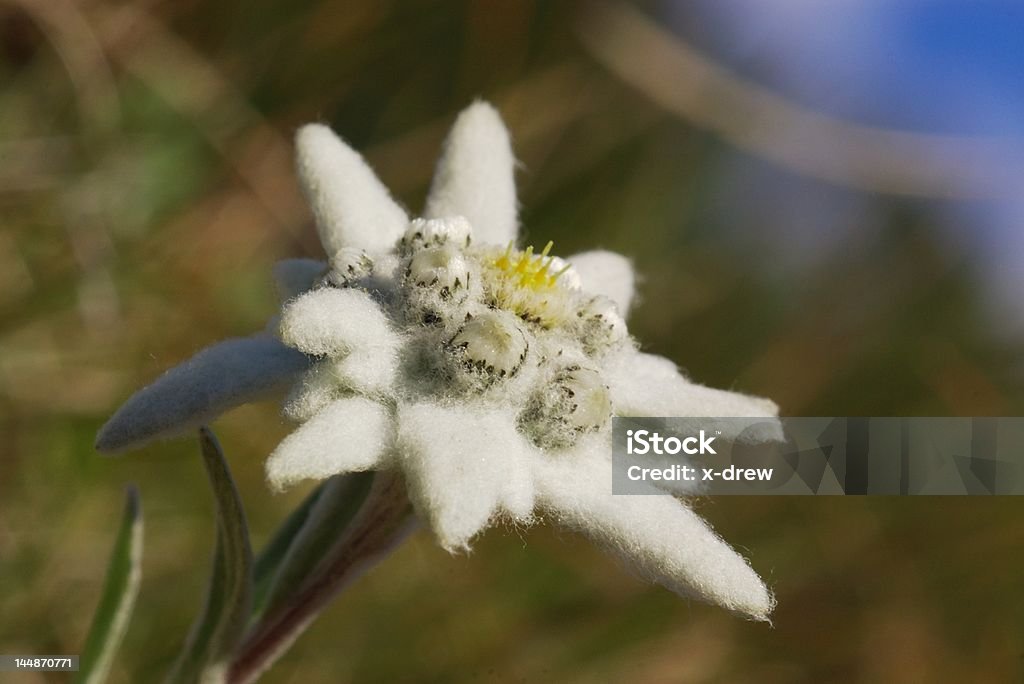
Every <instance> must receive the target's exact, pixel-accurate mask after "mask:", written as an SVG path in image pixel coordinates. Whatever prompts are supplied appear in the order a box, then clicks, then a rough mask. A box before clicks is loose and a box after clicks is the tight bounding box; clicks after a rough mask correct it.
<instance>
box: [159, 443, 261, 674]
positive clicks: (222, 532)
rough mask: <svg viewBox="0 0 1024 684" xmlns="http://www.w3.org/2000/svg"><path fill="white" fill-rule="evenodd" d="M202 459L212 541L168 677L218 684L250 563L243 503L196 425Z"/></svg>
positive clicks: (245, 601)
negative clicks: (213, 515) (211, 507)
mask: <svg viewBox="0 0 1024 684" xmlns="http://www.w3.org/2000/svg"><path fill="white" fill-rule="evenodd" d="M199 442H200V445H201V447H202V454H203V463H204V465H205V466H206V474H207V476H208V478H209V481H210V488H211V489H212V490H213V496H214V501H215V503H216V509H217V543H216V547H215V548H214V553H213V563H212V569H211V571H210V581H209V584H208V585H207V590H206V600H205V602H204V605H203V611H202V613H201V614H200V615H199V617H198V618H197V619H196V622H195V623H194V624H193V625H192V629H191V631H190V632H189V636H188V639H187V640H186V642H185V648H184V650H183V651H182V653H181V655H180V656H179V657H178V661H177V662H176V663H175V666H174V669H173V670H172V673H171V675H170V677H169V678H168V681H170V682H181V683H186V682H187V683H189V684H192V683H193V682H199V681H203V682H217V681H222V679H223V670H224V668H225V667H226V663H227V660H228V658H229V657H230V655H231V653H232V651H233V650H234V648H235V647H236V646H237V645H238V643H239V641H241V639H242V636H243V634H244V632H245V628H246V625H247V624H248V621H249V614H250V612H251V609H252V594H253V562H252V549H251V547H250V545H249V527H248V525H247V523H246V520H245V511H244V510H243V508H242V501H241V498H240V497H239V495H238V489H237V488H236V487H235V481H234V479H233V478H232V477H231V471H230V470H229V468H228V464H227V462H226V461H225V460H224V454H223V452H222V451H221V448H220V445H219V444H218V443H217V438H216V437H214V435H213V432H211V431H210V430H209V429H208V428H205V427H204V428H200V430H199Z"/></svg>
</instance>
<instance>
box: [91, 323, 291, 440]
mask: <svg viewBox="0 0 1024 684" xmlns="http://www.w3.org/2000/svg"><path fill="white" fill-rule="evenodd" d="M308 366H309V359H308V358H307V357H306V356H304V355H303V354H301V353H299V352H297V351H295V350H294V349H291V348H289V347H286V346H284V345H283V344H281V342H280V341H278V340H277V339H275V338H273V337H269V336H266V335H257V336H254V337H243V338H237V339H230V340H226V341H224V342H220V343H218V344H215V345H213V346H211V347H207V348H206V349H203V350H202V351H200V352H199V353H198V354H196V355H195V356H193V357H192V358H191V359H189V360H188V361H186V362H185V363H183V364H181V365H180V366H176V367H174V368H172V369H171V370H169V371H167V372H166V373H164V374H163V375H162V376H160V377H159V378H157V379H156V381H155V382H153V384H151V385H149V386H148V387H144V388H143V389H141V390H139V391H138V392H136V393H135V394H134V395H133V396H132V397H131V398H130V399H129V400H128V401H127V402H125V404H124V405H123V406H121V408H120V409H118V411H117V413H115V414H114V415H113V416H112V417H111V418H110V420H109V421H107V423H106V425H104V426H103V427H102V428H101V429H100V432H99V435H98V436H97V437H96V449H97V450H99V451H102V452H108V453H113V452H117V451H123V450H125V449H128V448H132V447H138V446H141V445H142V444H144V443H146V442H149V441H151V440H154V439H159V438H162V437H169V436H172V435H175V434H179V433H182V432H184V431H186V430H188V429H190V428H193V427H196V426H198V425H201V424H203V423H205V422H207V421H210V420H212V419H213V418H216V417H217V416H218V415H220V414H221V413H223V412H224V411H227V410H228V409H230V408H233V407H235V406H239V405H241V404H245V403H248V402H250V401H254V400H256V399H260V398H262V397H263V396H264V395H267V394H271V393H273V392H275V391H283V390H284V389H285V388H287V387H288V385H290V384H291V383H292V382H294V381H295V379H296V378H298V376H299V375H300V374H301V373H302V372H303V371H304V370H306V368H307V367H308Z"/></svg>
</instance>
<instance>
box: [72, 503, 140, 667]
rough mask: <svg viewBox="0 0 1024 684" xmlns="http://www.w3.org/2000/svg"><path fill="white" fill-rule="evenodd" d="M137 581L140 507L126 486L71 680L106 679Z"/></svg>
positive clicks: (129, 610) (124, 628)
mask: <svg viewBox="0 0 1024 684" xmlns="http://www.w3.org/2000/svg"><path fill="white" fill-rule="evenodd" d="M141 580H142V507H141V505H140V503H139V492H138V490H137V489H135V487H129V488H128V490H127V492H126V493H125V506H124V515H123V516H122V518H121V528H120V529H119V530H118V533H117V540H116V541H115V542H114V550H113V551H112V552H111V554H110V562H109V564H108V565H107V577H106V580H105V581H104V583H103V595H102V597H101V598H100V604H99V606H98V607H97V608H96V615H95V616H94V617H93V619H92V626H91V627H90V628H89V636H88V638H87V639H86V642H85V647H84V648H83V649H82V657H81V658H80V659H79V663H78V667H79V669H78V673H77V675H76V676H75V682H78V683H79V684H99V682H102V681H104V680H106V678H107V674H108V673H109V672H110V666H111V664H112V663H113V660H114V654H115V653H116V652H117V649H118V647H119V646H120V645H121V639H122V638H123V637H124V633H125V631H126V630H127V628H128V621H129V619H130V618H131V615H132V609H133V608H134V607H135V599H136V597H138V594H139V584H140V582H141Z"/></svg>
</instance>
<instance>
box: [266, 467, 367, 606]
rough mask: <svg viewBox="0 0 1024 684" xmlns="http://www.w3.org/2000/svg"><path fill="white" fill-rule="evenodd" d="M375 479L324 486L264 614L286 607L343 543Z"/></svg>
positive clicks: (356, 476) (339, 478) (354, 477)
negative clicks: (338, 544) (336, 547)
mask: <svg viewBox="0 0 1024 684" xmlns="http://www.w3.org/2000/svg"><path fill="white" fill-rule="evenodd" d="M375 475H376V473H374V472H365V473H351V474H349V475H335V476H334V477H332V478H331V479H329V480H327V481H326V482H325V483H324V484H323V492H322V493H321V494H320V495H319V496H318V497H317V500H316V502H315V503H314V504H313V505H312V507H311V509H310V512H309V515H308V516H307V519H306V521H305V523H304V525H303V526H302V528H301V529H300V530H299V532H298V534H297V535H296V536H295V538H294V540H293V542H292V544H291V545H290V546H289V548H288V552H287V554H286V555H285V557H284V558H283V559H282V560H281V562H280V563H279V566H278V569H277V572H275V573H274V577H273V579H272V581H271V586H270V588H269V590H268V591H267V595H266V598H265V600H264V609H265V610H264V612H265V613H269V612H273V611H274V610H275V609H277V608H278V607H280V606H281V605H283V604H284V603H286V602H287V601H288V599H289V598H290V597H291V595H292V594H293V593H294V592H296V591H297V590H298V589H299V588H300V586H301V585H302V583H303V582H304V581H305V580H306V578H308V577H309V576H310V575H312V574H313V571H314V570H315V569H316V567H317V566H318V565H319V564H320V562H321V561H322V560H323V559H324V557H326V556H328V555H329V554H330V551H331V549H332V547H333V546H334V545H335V544H337V543H338V542H339V540H342V539H344V536H345V535H344V531H345V528H346V527H348V525H349V523H351V522H352V520H353V518H355V517H356V514H358V513H359V509H360V508H361V507H362V505H363V502H364V501H365V500H366V497H367V495H368V494H369V493H370V489H371V487H372V486H373V479H374V477H375Z"/></svg>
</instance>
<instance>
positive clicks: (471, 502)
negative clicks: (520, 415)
mask: <svg viewBox="0 0 1024 684" xmlns="http://www.w3.org/2000/svg"><path fill="white" fill-rule="evenodd" d="M531 451H532V449H531V447H530V446H529V445H528V444H526V442H525V441H524V440H523V438H522V436H521V435H520V434H519V433H518V432H516V429H515V424H514V422H513V419H512V417H511V416H510V415H508V413H507V412H504V411H488V410H484V409H475V408H472V407H460V408H446V407H442V406H439V405H436V404H416V405H412V406H404V407H400V408H399V412H398V438H397V450H396V453H397V454H398V458H399V459H401V463H402V466H403V470H404V472H405V475H406V484H407V486H408V488H409V494H410V497H411V498H412V501H413V503H414V504H415V505H416V507H417V509H418V510H419V512H420V514H421V515H422V516H423V517H425V518H426V519H427V520H428V521H429V522H430V525H431V527H432V528H433V530H434V533H435V534H436V535H437V538H438V541H439V542H440V543H441V546H443V547H444V548H445V549H447V550H448V551H451V552H455V551H459V550H468V548H469V541H470V540H471V539H472V538H473V536H474V535H475V534H476V533H477V532H479V531H480V530H482V529H483V528H485V527H487V526H488V525H489V524H490V523H491V522H492V521H493V519H494V518H495V517H496V516H497V515H499V514H506V515H508V516H511V517H512V518H514V519H517V520H523V521H525V520H527V519H529V516H530V512H531V510H532V509H533V487H532V484H531V481H530V468H529V465H528V458H529V454H530V453H531Z"/></svg>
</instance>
